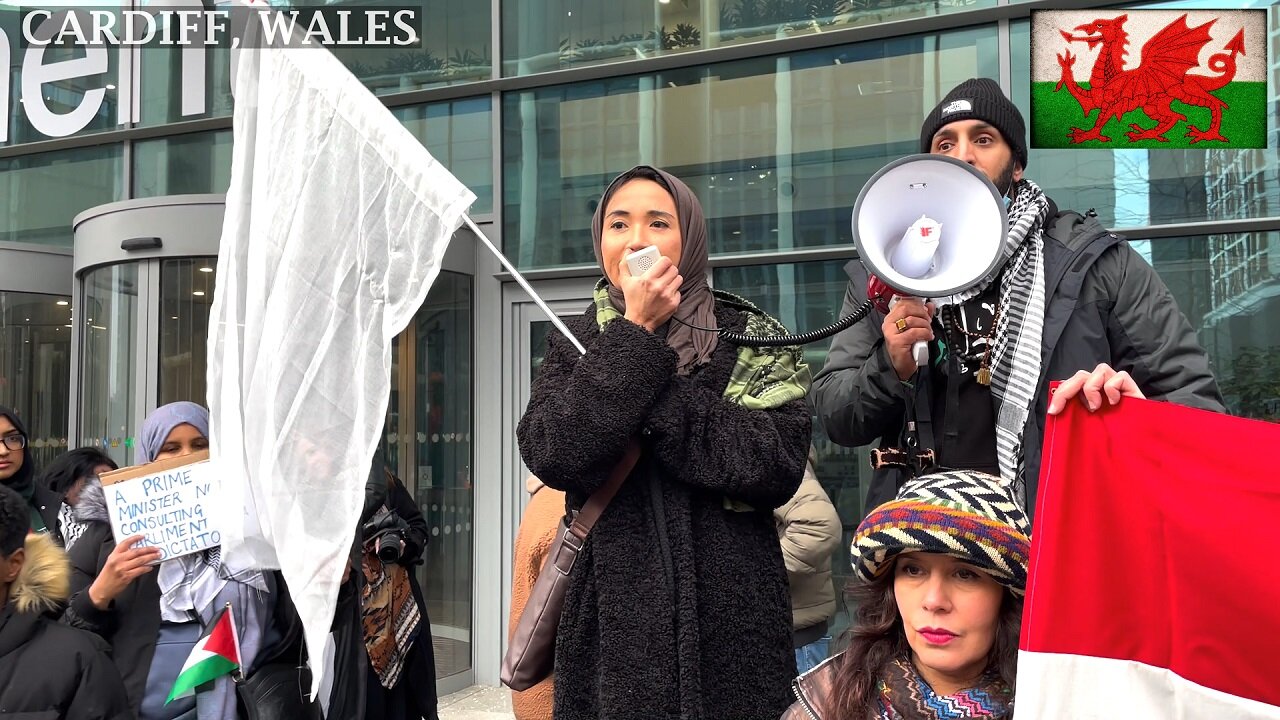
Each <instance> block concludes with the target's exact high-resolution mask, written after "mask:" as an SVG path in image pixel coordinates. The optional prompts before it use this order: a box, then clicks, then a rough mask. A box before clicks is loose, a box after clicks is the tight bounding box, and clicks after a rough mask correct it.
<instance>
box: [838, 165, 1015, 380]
mask: <svg viewBox="0 0 1280 720" xmlns="http://www.w3.org/2000/svg"><path fill="white" fill-rule="evenodd" d="M1008 232H1009V216H1008V214H1007V213H1006V212H1005V206H1004V198H1003V196H1002V195H1001V194H1000V191H999V190H997V189H996V186H995V185H993V184H992V183H991V180H989V179H988V178H987V176H986V175H985V174H983V173H982V171H980V170H978V169H977V168H975V167H973V166H972V165H969V164H968V163H965V162H961V161H960V160H956V159H955V158H951V157H947V156H945V155H909V156H907V157H904V158H902V159H900V160H895V161H894V162H891V163H889V164H888V165H886V166H884V167H883V168H881V169H880V171H879V172H877V173H876V174H875V175H873V176H872V177H871V179H870V180H869V181H867V184H866V185H864V186H863V188H862V192H861V193H859V194H858V201H857V203H855V204H854V206H853V242H854V245H856V246H857V248H858V258H859V259H860V260H861V261H862V264H863V266H864V267H866V268H867V272H868V273H869V274H870V276H871V278H870V281H869V282H868V285H867V297H868V299H869V300H871V301H872V302H873V303H875V304H876V306H877V307H878V308H879V309H880V310H881V312H886V313H887V312H888V311H889V309H890V308H892V306H893V304H894V302H896V301H897V300H898V299H899V298H903V297H916V298H921V299H933V298H944V297H947V296H950V295H955V294H956V293H959V292H961V291H964V290H967V289H969V288H971V287H973V286H974V285H976V284H978V283H979V282H981V281H982V280H983V279H984V278H986V277H987V276H989V275H990V274H991V272H992V271H994V270H995V269H996V267H997V265H999V263H1000V255H1001V250H1002V248H1003V247H1004V242H1005V237H1006V235H1007V234H1008ZM912 355H913V356H914V357H915V360H916V365H925V364H927V363H928V361H929V348H928V345H927V344H926V343H924V342H917V343H916V344H915V345H914V346H913V347H912Z"/></svg>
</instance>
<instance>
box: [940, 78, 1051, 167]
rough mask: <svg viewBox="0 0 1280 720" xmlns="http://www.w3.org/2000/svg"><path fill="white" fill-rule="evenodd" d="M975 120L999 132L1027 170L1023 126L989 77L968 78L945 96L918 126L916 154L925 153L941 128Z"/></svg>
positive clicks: (997, 86)
mask: <svg viewBox="0 0 1280 720" xmlns="http://www.w3.org/2000/svg"><path fill="white" fill-rule="evenodd" d="M975 119H976V120H985V121H986V122H989V123H991V124H992V125H993V126H994V127H995V128H996V129H997V130H999V131H1000V134H1001V135H1002V136H1004V141H1005V142H1006V143H1009V148H1010V149H1011V150H1013V157H1014V158H1016V159H1017V161H1018V165H1019V166H1021V167H1022V169H1023V170H1026V169H1027V124H1026V122H1025V121H1024V120H1023V119H1022V113H1021V112H1018V107H1017V106H1016V105H1014V104H1013V103H1012V102H1011V101H1010V100H1009V98H1007V97H1005V96H1004V91H1003V90H1001V89H1000V85H999V83H997V82H996V81H995V80H992V79H991V78H970V79H969V80H965V81H964V82H962V83H960V84H959V85H957V86H955V89H953V90H952V91H951V92H949V93H947V96H946V97H944V98H943V99H942V102H940V103H938V106H937V107H935V108H934V109H933V112H931V113H929V116H928V117H926V118H925V119H924V124H923V125H921V126H920V152H922V153H927V152H929V149H930V148H931V147H933V136H934V135H936V134H937V132H938V131H939V130H941V129H942V126H943V125H947V124H948V123H953V122H955V121H957V120H975Z"/></svg>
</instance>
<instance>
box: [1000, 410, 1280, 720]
mask: <svg viewBox="0 0 1280 720" xmlns="http://www.w3.org/2000/svg"><path fill="white" fill-rule="evenodd" d="M1277 447H1280V425H1278V424H1273V423H1265V422H1261V421H1257V420H1245V419H1242V418H1236V417H1231V416H1228V415H1219V414H1216V413H1211V412H1207V411H1204V410H1196V409H1192V408H1186V407H1182V406H1179V405H1174V404H1171V403H1164V402H1155V401H1150V400H1137V399H1132V398H1131V399H1126V400H1124V401H1123V402H1121V403H1120V405H1118V406H1116V407H1114V408H1110V409H1104V410H1100V411H1099V412H1097V413H1092V414H1091V413H1089V412H1088V411H1086V410H1085V409H1084V408H1083V407H1081V406H1080V404H1079V403H1076V402H1074V401H1073V402H1072V403H1070V407H1069V408H1068V409H1067V411H1066V412H1064V413H1063V414H1062V415H1060V416H1057V417H1052V418H1049V421H1048V424H1047V426H1046V428H1045V444H1044V461H1043V465H1042V469H1041V473H1040V493H1039V502H1038V503H1037V505H1036V518H1035V525H1034V526H1033V528H1032V540H1031V566H1030V574H1029V576H1028V580H1027V599H1026V605H1025V607H1024V610H1023V616H1022V638H1021V642H1020V643H1019V648H1020V651H1019V653H1018V688H1017V697H1016V698H1015V702H1016V705H1017V714H1018V718H1019V720H1046V719H1050V718H1052V719H1055V720H1056V719H1057V718H1071V720H1095V719H1096V720H1102V719H1103V718H1105V719H1106V720H1111V719H1112V718H1143V719H1145V718H1152V719H1153V720H1154V719H1159V720H1164V719H1165V718H1168V719H1170V720H1202V719H1203V720H1219V719H1221V720H1280V649H1278V647H1280V646H1278V645H1277V639H1280V573H1277V572H1276V569H1275V563H1274V552H1275V550H1274V549H1275V547H1276V540H1277V539H1280V524H1278V522H1280V520H1278V519H1280V482H1277V477H1280V472H1277V465H1278V464H1280V459H1278V458H1277V455H1276V453H1275V449H1276V448H1277Z"/></svg>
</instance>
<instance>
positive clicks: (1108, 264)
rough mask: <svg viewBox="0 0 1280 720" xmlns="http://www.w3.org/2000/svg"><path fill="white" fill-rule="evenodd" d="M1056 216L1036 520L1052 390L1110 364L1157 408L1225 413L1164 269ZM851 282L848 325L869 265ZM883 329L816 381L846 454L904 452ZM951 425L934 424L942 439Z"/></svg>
mask: <svg viewBox="0 0 1280 720" xmlns="http://www.w3.org/2000/svg"><path fill="white" fill-rule="evenodd" d="M1050 217H1053V218H1054V220H1053V221H1051V222H1050V223H1049V225H1048V227H1047V228H1046V229H1045V234H1044V253H1045V273H1044V274H1045V297H1046V298H1047V301H1046V304H1045V321H1044V336H1043V341H1042V356H1041V362H1042V365H1041V370H1040V381H1039V386H1038V387H1037V389H1036V393H1035V395H1034V397H1035V401H1034V404H1033V406H1032V408H1031V412H1030V413H1029V414H1028V416H1027V423H1026V426H1025V428H1024V430H1023V433H1022V452H1023V458H1024V460H1023V462H1024V466H1025V479H1026V483H1027V505H1028V507H1027V517H1034V513H1035V507H1034V506H1035V497H1036V490H1037V485H1038V482H1039V479H1040V452H1041V443H1042V440H1043V438H1044V421H1045V413H1046V412H1047V410H1048V397H1049V382H1050V381H1053V380H1066V379H1067V378H1069V377H1071V376H1072V375H1074V374H1075V373H1076V372H1077V371H1079V370H1093V369H1094V368H1095V367H1097V365H1098V364H1099V363H1107V364H1109V365H1111V366H1112V367H1114V368H1115V369H1116V370H1127V371H1128V372H1129V374H1130V375H1132V376H1133V379H1134V381H1135V382H1136V383H1137V384H1138V387H1140V388H1141V389H1142V392H1143V393H1144V394H1145V395H1146V396H1147V397H1148V398H1151V399H1157V400H1166V401H1168V402H1174V403H1178V404H1181V405H1188V406H1191V407H1198V408H1202V409H1206V410H1215V411H1219V412H1222V411H1224V410H1225V408H1224V405H1223V402H1222V395H1221V393H1220V392H1219V390H1218V385H1217V382H1216V381H1215V380H1214V378H1213V374H1212V373H1211V372H1210V371H1209V358H1208V356H1207V355H1206V354H1205V352H1204V349H1203V348H1202V347H1201V346H1200V343H1199V341H1197V339H1196V335H1195V331H1193V330H1192V328H1191V325H1190V324H1189V323H1188V322H1187V319H1186V318H1185V317H1184V316H1183V315H1182V313H1181V311H1179V310H1178V304H1177V302H1176V301H1175V300H1174V299H1173V296H1172V294H1170V292H1169V289H1168V288H1167V287H1165V284H1164V283H1163V282H1162V281H1161V280H1160V276H1159V275H1158V274H1157V273H1156V271H1155V269H1154V268H1152V267H1151V265H1149V264H1148V263H1147V262H1146V261H1145V260H1143V259H1142V257H1141V256H1140V255H1138V253H1137V252H1135V251H1134V250H1133V248H1131V247H1129V244H1128V243H1127V242H1125V241H1124V238H1122V237H1120V236H1119V235H1116V234H1115V233H1111V232H1108V231H1107V230H1106V229H1105V228H1103V227H1102V225H1100V224H1099V223H1098V222H1097V220H1096V219H1094V218H1093V217H1084V216H1081V215H1079V214H1077V213H1074V212H1064V213H1058V212H1057V208H1056V207H1053V206H1052V204H1051V206H1050ZM846 271H847V272H848V273H849V276H850V278H851V280H850V283H849V286H848V290H847V291H846V293H845V299H844V309H843V310H842V316H843V315H845V314H848V313H850V312H852V310H853V308H855V307H857V306H858V305H861V304H862V302H863V301H864V300H866V287H867V273H866V269H865V268H863V266H862V263H860V262H859V261H857V260H853V261H851V262H850V263H849V264H848V265H847V266H846ZM883 322H884V315H883V314H881V313H879V312H876V311H872V313H871V317H869V318H867V319H865V320H863V321H861V322H858V323H856V324H854V326H853V327H851V328H849V329H848V330H845V331H844V332H841V333H840V334H838V335H836V337H835V340H834V341H833V342H832V345H831V352H830V353H829V354H828V356H827V364H826V366H825V367H823V369H822V371H821V372H820V373H818V375H817V376H816V377H815V378H814V381H813V391H812V393H811V394H810V398H811V402H812V404H813V406H814V410H815V411H816V413H817V417H818V422H819V423H820V424H821V425H822V426H823V428H824V429H825V430H826V432H827V435H828V437H830V438H831V440H832V441H834V442H836V443H839V444H841V445H846V446H850V447H856V446H860V445H868V444H870V443H872V442H875V441H876V440H877V438H878V439H879V440H880V446H881V447H902V443H901V442H900V441H899V438H900V436H901V434H902V430H903V427H902V426H903V417H904V410H905V408H906V402H907V398H908V392H907V386H906V385H905V384H903V383H902V382H900V381H899V380H898V376H897V373H896V372H895V371H894V369H893V365H892V363H891V362H890V361H889V355H888V352H887V351H886V350H885V349H884V335H883V334H881V332H880V326H881V324H882V323H883ZM929 390H930V389H929V388H926V389H925V391H924V392H922V393H921V398H920V402H921V403H927V402H929V399H928V396H927V392H929ZM992 402H993V403H994V402H996V401H995V398H994V396H993V397H992ZM955 420H956V419H955V418H952V421H955ZM946 421H947V419H946V418H936V417H935V418H933V425H934V428H935V430H936V429H937V428H938V427H939V426H940V425H941V424H942V423H944V422H946ZM905 478H906V476H905V474H903V473H902V472H901V471H898V470H895V469H885V470H880V471H877V472H876V474H875V477H874V478H873V480H872V483H871V488H870V491H869V492H868V494H867V502H866V506H865V508H864V510H863V512H864V514H865V513H866V512H867V511H870V510H871V509H873V508H875V507H876V506H877V505H879V504H881V503H883V502H886V501H888V500H891V499H893V497H894V496H895V495H896V494H897V490H898V488H899V487H901V485H902V483H903V481H904V480H905Z"/></svg>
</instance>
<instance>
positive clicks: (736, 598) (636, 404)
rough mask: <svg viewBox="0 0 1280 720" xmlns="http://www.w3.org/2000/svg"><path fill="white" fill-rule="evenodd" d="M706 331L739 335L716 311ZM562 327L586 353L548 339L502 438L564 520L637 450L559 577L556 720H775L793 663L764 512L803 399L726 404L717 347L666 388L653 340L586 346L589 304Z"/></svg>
mask: <svg viewBox="0 0 1280 720" xmlns="http://www.w3.org/2000/svg"><path fill="white" fill-rule="evenodd" d="M716 317H717V322H718V323H719V325H720V327H722V328H730V329H734V330H737V331H741V329H742V328H743V327H744V326H745V315H743V314H741V313H740V312H739V311H738V310H735V309H732V308H729V307H727V306H725V305H722V304H718V305H717V310H716ZM570 328H571V329H572V330H573V332H574V333H575V335H576V336H577V337H578V338H579V339H580V340H581V342H582V343H583V345H584V346H585V347H586V348H587V354H586V355H585V356H581V357H580V356H579V355H578V352H577V351H576V350H575V349H574V348H573V347H572V345H570V344H569V343H568V341H567V340H566V339H564V338H563V337H562V336H560V335H559V334H557V333H552V336H551V338H550V340H549V342H548V347H547V355H546V360H545V362H544V364H543V366H542V370H541V373H540V374H539V376H538V379H537V381H536V382H535V383H534V385H533V388H532V392H531V396H530V400H529V405H528V409H527V410H526V412H525V415H524V417H523V418H522V419H521V421H520V425H519V428H518V431H517V434H518V437H519V443H520V454H521V456H522V457H523V458H524V462H525V464H526V465H528V467H529V469H530V470H531V471H532V472H533V474H534V475H536V476H537V477H539V478H540V479H542V481H543V482H545V483H546V484H547V485H548V486H550V487H553V488H556V489H560V490H564V491H566V493H567V502H568V503H569V504H571V505H572V506H574V507H580V506H581V505H582V503H583V502H584V501H585V500H586V498H587V497H588V496H589V494H590V493H591V492H592V491H594V490H596V489H597V488H598V487H600V486H601V485H602V484H603V483H604V481H605V480H606V479H607V477H608V475H609V473H610V471H611V470H612V468H613V466H614V465H616V464H617V462H618V461H619V459H620V458H621V457H622V454H623V450H624V448H625V446H626V445H627V442H628V440H629V439H630V438H633V437H638V439H639V440H640V442H641V447H642V453H641V456H640V459H639V461H638V462H637V464H636V466H635V468H634V469H633V470H632V471H631V474H630V475H629V476H628V478H627V480H626V481H625V482H624V483H623V485H622V487H621V489H620V490H619V491H618V494H617V495H616V496H615V497H614V499H613V501H612V503H611V504H610V505H609V507H608V508H606V510H605V512H604V514H603V516H602V517H601V518H600V520H599V522H598V523H597V525H596V526H595V529H594V530H593V531H592V534H591V536H590V537H589V538H588V539H587V543H586V548H585V551H584V553H583V554H582V555H580V556H579V558H578V562H579V566H578V567H577V568H576V569H575V570H574V574H573V577H572V579H571V581H570V587H569V591H568V596H567V598H566V602H565V607H564V611H563V615H562V617H561V621H560V626H559V632H558V635H557V639H556V640H557V642H556V663H555V717H556V718H557V720H577V719H578V718H582V719H583V720H585V719H586V718H591V719H593V720H594V719H595V718H608V719H610V720H619V719H624V718H637V719H639V718H644V719H645V720H652V719H656V718H682V719H685V720H699V719H702V718H707V719H710V718H715V719H716V720H749V719H752V718H770V719H772V718H776V717H778V715H780V714H781V713H782V711H783V710H785V709H786V708H787V706H788V705H789V704H790V695H789V692H788V684H789V683H790V681H791V678H792V677H793V676H794V675H795V669H796V666H795V654H794V652H793V650H792V646H791V614H790V604H789V600H788V595H787V579H786V572H785V569H784V567H783V562H782V553H781V550H780V548H779V544H778V535H777V531H776V529H775V528H774V523H773V518H772V516H771V511H772V510H773V508H775V507H778V506H780V505H782V504H783V503H785V502H786V501H787V500H788V499H790V497H791V496H792V495H793V494H794V493H795V490H796V488H797V487H798V486H799V483H800V478H801V476H802V475H803V472H804V466H805V458H806V454H807V451H808V446H809V430H810V420H809V412H808V408H807V407H806V405H805V402H804V401H803V400H795V401H792V402H790V403H788V404H786V405H784V406H782V407H781V408H778V409H775V410H747V409H746V408H743V407H741V406H739V405H736V404H734V403H731V402H729V401H727V400H725V399H724V398H723V396H722V395H723V392H724V388H725V386H726V384H727V382H728V380H729V375H730V372H731V370H732V368H733V365H734V362H735V357H736V351H737V348H735V347H734V346H733V345H730V344H728V343H726V342H721V343H720V344H719V346H718V347H717V349H716V351H715V353H714V355H713V356H712V360H711V363H710V364H708V365H707V366H704V367H703V368H701V369H699V370H696V371H694V372H693V373H692V374H691V375H689V376H687V377H681V376H677V375H676V373H675V368H676V354H675V352H674V351H673V350H671V348H670V347H669V346H668V345H667V344H666V342H665V341H664V340H663V339H662V338H661V337H658V336H657V335H653V334H650V333H648V332H646V331H645V330H644V329H642V328H640V327H639V326H637V325H634V324H632V323H630V322H628V321H626V320H621V319H619V320H615V321H613V322H611V323H609V325H608V326H607V327H606V329H605V330H604V332H600V331H599V329H598V325H597V323H596V319H595V310H594V308H593V309H591V310H589V311H588V312H587V313H586V314H585V315H584V316H582V317H579V318H575V319H573V320H571V321H570ZM743 504H745V505H750V506H751V507H750V508H747V507H745V506H744V505H743Z"/></svg>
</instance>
